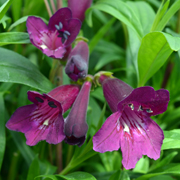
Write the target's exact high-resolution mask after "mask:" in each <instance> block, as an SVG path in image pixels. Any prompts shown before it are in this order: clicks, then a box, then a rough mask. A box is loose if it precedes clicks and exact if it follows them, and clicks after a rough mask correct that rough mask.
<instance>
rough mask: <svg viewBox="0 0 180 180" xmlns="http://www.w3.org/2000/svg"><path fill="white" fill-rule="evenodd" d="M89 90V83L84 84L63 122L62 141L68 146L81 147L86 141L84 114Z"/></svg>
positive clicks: (86, 127) (86, 128) (86, 126)
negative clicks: (63, 137) (63, 136)
mask: <svg viewBox="0 0 180 180" xmlns="http://www.w3.org/2000/svg"><path fill="white" fill-rule="evenodd" d="M90 89H91V83H90V82H88V81H87V82H85V83H84V84H83V87H82V89H81V91H80V92H79V94H78V96H77V98H76V100H75V102H74V104H73V106H72V109H71V111H70V113H69V115H68V117H67V118H66V120H65V124H64V133H65V135H66V138H65V140H64V141H65V142H66V143H68V144H71V145H78V146H81V145H82V144H83V143H84V141H85V139H86V133H87V130H88V125H87V123H86V113H87V107H88V102H89V93H90Z"/></svg>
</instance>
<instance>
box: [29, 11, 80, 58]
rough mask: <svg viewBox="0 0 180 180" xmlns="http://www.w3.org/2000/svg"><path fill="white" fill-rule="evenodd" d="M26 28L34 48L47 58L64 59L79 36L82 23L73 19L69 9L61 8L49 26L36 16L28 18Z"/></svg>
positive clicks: (51, 19)
mask: <svg viewBox="0 0 180 180" xmlns="http://www.w3.org/2000/svg"><path fill="white" fill-rule="evenodd" d="M26 26H27V31H28V33H29V36H30V41H31V43H32V44H33V45H34V46H36V47H37V48H39V49H40V50H42V52H43V53H44V54H46V55H47V56H50V57H53V58H62V57H63V56H64V54H65V52H66V48H67V47H68V46H69V45H70V44H71V43H72V42H73V41H74V40H75V38H76V36H77V35H78V33H79V30H80V28H81V22H80V20H79V19H73V18H72V12H71V10H70V9H69V8H61V9H59V10H58V11H57V12H56V13H55V14H54V15H53V16H52V17H51V18H50V20H49V24H48V26H47V25H46V24H45V23H44V21H43V20H42V19H40V18H37V17H34V16H29V17H28V19H27V24H26Z"/></svg>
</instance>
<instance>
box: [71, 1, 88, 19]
mask: <svg viewBox="0 0 180 180" xmlns="http://www.w3.org/2000/svg"><path fill="white" fill-rule="evenodd" d="M91 3H92V0H68V7H69V8H70V9H71V11H72V15H73V18H78V19H80V20H81V21H83V20H84V18H85V11H86V10H87V8H89V7H90V5H91Z"/></svg>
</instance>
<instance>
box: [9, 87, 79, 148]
mask: <svg viewBox="0 0 180 180" xmlns="http://www.w3.org/2000/svg"><path fill="white" fill-rule="evenodd" d="M78 93H79V86H76V85H64V86H59V87H57V88H55V89H53V90H52V91H51V92H49V93H48V94H43V95H41V94H40V93H38V92H35V91H28V99H29V100H30V101H32V102H33V103H34V104H31V105H27V106H23V107H20V108H18V109H17V110H16V111H15V112H14V114H13V115H12V116H11V118H10V119H9V121H8V122H7V124H6V127H7V128H8V129H10V130H13V131H20V132H22V133H25V136H26V139H27V141H26V143H27V145H29V146H34V145H36V144H37V143H38V142H39V141H41V140H46V141H47V142H48V143H50V144H57V143H60V142H61V141H63V140H64V138H65V135H64V132H63V128H64V119H63V116H62V114H63V113H64V112H65V111H67V110H68V109H69V108H70V107H71V105H72V104H73V102H74V101H75V99H76V97H77V95H78Z"/></svg>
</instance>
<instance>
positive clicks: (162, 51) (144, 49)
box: [138, 32, 180, 86]
mask: <svg viewBox="0 0 180 180" xmlns="http://www.w3.org/2000/svg"><path fill="white" fill-rule="evenodd" d="M179 49H180V38H179V37H173V36H171V35H170V34H167V33H162V32H152V33H149V34H147V35H146V36H145V37H144V38H143V39H142V43H141V46H140V48H139V53H138V69H139V86H143V85H144V84H145V83H146V82H147V80H149V79H150V78H151V77H152V76H153V75H154V74H155V73H156V72H157V71H158V70H159V69H160V68H161V67H162V65H163V64H164V63H165V62H166V60H167V59H168V57H169V56H170V54H171V53H172V52H173V51H178V50H179Z"/></svg>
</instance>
